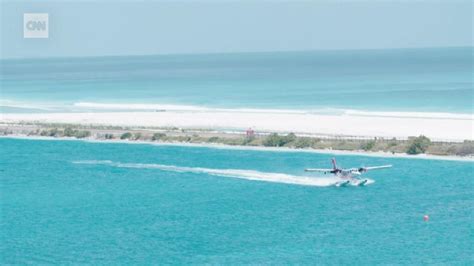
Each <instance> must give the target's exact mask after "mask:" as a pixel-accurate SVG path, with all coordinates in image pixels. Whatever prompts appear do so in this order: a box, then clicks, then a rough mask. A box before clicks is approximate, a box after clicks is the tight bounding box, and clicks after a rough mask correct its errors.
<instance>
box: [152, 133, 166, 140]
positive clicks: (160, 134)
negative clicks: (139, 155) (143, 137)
mask: <svg viewBox="0 0 474 266" xmlns="http://www.w3.org/2000/svg"><path fill="white" fill-rule="evenodd" d="M164 137H166V134H164V133H155V134H153V136H152V137H151V140H153V141H157V140H160V139H162V138H164Z"/></svg>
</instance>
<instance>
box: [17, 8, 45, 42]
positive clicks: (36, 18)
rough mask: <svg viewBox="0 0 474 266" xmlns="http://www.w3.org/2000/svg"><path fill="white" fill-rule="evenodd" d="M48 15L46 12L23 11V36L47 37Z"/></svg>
mask: <svg viewBox="0 0 474 266" xmlns="http://www.w3.org/2000/svg"><path fill="white" fill-rule="evenodd" d="M48 20H49V15H48V14H47V13H25V14H23V37H24V38H48V37H49V25H48V24H49V21H48Z"/></svg>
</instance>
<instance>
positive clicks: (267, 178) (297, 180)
mask: <svg viewBox="0 0 474 266" xmlns="http://www.w3.org/2000/svg"><path fill="white" fill-rule="evenodd" d="M73 163H75V164H93V165H108V166H113V167H120V168H138V169H158V170H160V171H169V172H178V173H195V174H208V175H213V176H222V177H232V178H240V179H247V180H254V181H264V182H274V183H283V184H293V185H303V186H316V187H327V186H332V185H334V184H335V182H336V181H337V180H336V179H335V178H322V177H309V176H296V175H289V174H283V173H270V172H260V171H255V170H243V169H212V168H202V167H185V166H175V165H164V164H143V163H119V162H112V161H109V160H104V161H97V160H92V161H74V162H73ZM369 183H373V181H372V180H369Z"/></svg>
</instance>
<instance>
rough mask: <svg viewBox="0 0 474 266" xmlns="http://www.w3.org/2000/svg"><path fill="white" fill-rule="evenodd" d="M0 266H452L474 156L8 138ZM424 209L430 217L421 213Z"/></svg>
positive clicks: (470, 205)
mask: <svg viewBox="0 0 474 266" xmlns="http://www.w3.org/2000/svg"><path fill="white" fill-rule="evenodd" d="M0 147H1V149H0V156H1V158H0V178H1V182H0V186H1V190H0V192H1V193H0V197H1V201H0V203H1V209H0V212H1V213H0V214H1V219H0V241H1V243H2V244H1V246H0V249H1V257H0V260H1V263H2V264H27V263H30V264H44V263H55V264H76V263H88V264H131V263H133V264H150V263H162V264H204V263H206V264H280V265H281V264H313V265H314V264H333V265H334V264H350V265H373V264H409V265H425V264H451V265H472V264H473V263H474V257H473V253H472V247H473V245H474V235H473V232H474V224H473V218H474V183H473V179H472V177H473V170H474V163H472V162H462V161H443V160H425V159H405V158H384V157H367V156H347V155H344V156H343V155H339V156H337V160H338V163H339V164H340V165H341V166H345V167H357V166H369V165H380V164H393V168H391V169H384V170H380V171H374V172H369V173H367V174H366V175H367V177H368V178H370V179H371V180H373V183H371V184H370V185H368V186H366V187H346V188H338V187H333V186H329V184H330V183H331V182H330V179H328V177H321V176H311V177H308V174H305V173H304V172H303V169H304V168H305V167H323V168H326V167H328V166H329V163H330V158H331V157H332V156H333V155H330V154H318V153H308V152H289V151H281V152H275V151H256V150H236V149H216V148H205V147H184V146H169V145H168V146H155V145H146V144H117V143H92V142H83V141H65V140H63V141H56V140H26V139H9V138H0ZM424 215H429V216H430V220H429V221H428V222H424V221H423V216H424Z"/></svg>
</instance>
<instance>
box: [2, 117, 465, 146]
mask: <svg viewBox="0 0 474 266" xmlns="http://www.w3.org/2000/svg"><path fill="white" fill-rule="evenodd" d="M470 118H471V119H469V116H467V117H465V118H464V119H455V118H453V119H450V118H446V117H412V116H405V117H403V116H401V117H399V116H397V117H394V116H369V115H360V114H342V115H325V114H312V113H281V112H267V113H262V112H226V111H216V110H214V111H212V112H196V111H176V110H169V111H168V110H166V111H160V112H153V111H146V112H144V111H126V112H81V113H29V114H13V113H2V114H0V122H1V123H22V122H28V123H33V122H39V123H69V124H79V125H107V126H130V127H134V126H136V127H178V128H185V129H209V130H222V131H225V130H245V129H247V128H249V127H251V128H253V129H254V130H256V131H257V132H258V131H262V132H281V133H288V132H294V133H297V134H300V135H304V134H308V135H317V134H319V135H332V136H354V137H369V138H373V137H382V138H397V139H406V138H408V137H410V136H419V135H425V136H427V137H429V138H431V139H432V140H435V141H453V142H456V141H458V142H459V141H463V140H473V139H474V133H473V132H474V123H473V122H474V121H473V119H472V116H471V117H470Z"/></svg>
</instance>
